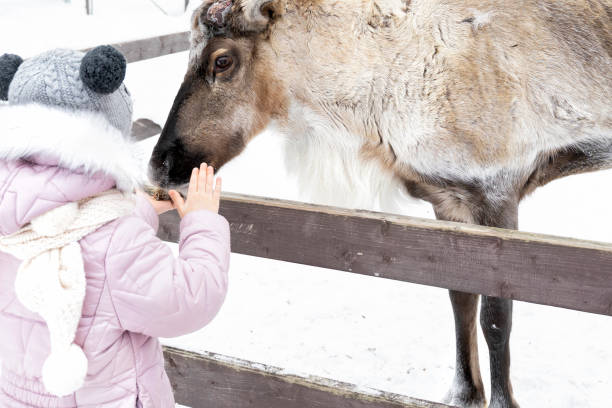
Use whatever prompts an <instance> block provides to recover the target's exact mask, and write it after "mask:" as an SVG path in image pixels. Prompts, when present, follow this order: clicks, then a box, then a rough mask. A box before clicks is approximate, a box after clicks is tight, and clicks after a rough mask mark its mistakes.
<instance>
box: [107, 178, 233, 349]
mask: <svg viewBox="0 0 612 408" xmlns="http://www.w3.org/2000/svg"><path fill="white" fill-rule="evenodd" d="M204 170H206V169H205V168H204ZM203 173H204V177H203V180H206V179H208V178H210V179H211V183H212V171H209V172H208V173H210V177H206V175H207V172H206V171H204V172H203ZM195 177H196V180H197V179H198V178H199V177H198V174H197V173H196V176H195ZM208 184H209V183H207V182H206V181H205V185H208ZM196 185H197V181H196ZM205 194H208V195H207V196H206V197H205V198H203V199H199V197H200V198H202V197H203V196H204V195H205ZM219 194H220V193H219V192H210V193H206V192H205V191H204V192H202V193H200V192H199V190H198V189H197V187H194V188H193V189H192V188H191V187H190V192H189V195H188V197H187V203H183V205H182V207H179V208H182V209H183V212H180V213H181V214H182V215H183V216H184V217H183V219H182V221H181V238H180V242H179V257H178V258H175V257H174V256H173V254H172V251H171V250H170V248H169V247H168V245H166V244H165V243H164V242H162V241H161V240H160V239H158V238H157V237H156V236H155V231H154V229H153V228H151V226H149V225H148V224H147V223H146V222H144V221H143V220H142V219H141V218H140V217H139V216H137V215H134V216H133V217H129V218H127V219H124V220H123V222H121V223H119V224H118V226H117V228H116V230H115V232H114V234H113V238H112V239H111V244H110V246H109V249H108V252H107V258H106V270H107V276H108V287H109V290H110V295H111V298H112V301H113V304H114V306H115V310H116V313H117V316H118V318H119V321H120V323H121V325H122V327H123V328H125V329H126V330H130V331H134V332H138V333H143V334H147V335H150V336H156V337H174V336H179V335H183V334H186V333H190V332H192V331H195V330H198V329H200V328H202V327H203V326H205V325H206V324H207V323H208V322H210V321H211V320H212V318H213V317H214V316H215V315H216V314H217V312H218V311H219V309H220V307H221V305H222V303H223V300H224V298H225V293H226V291H227V271H228V268H229V254H230V233H229V225H228V223H227V221H226V220H225V219H224V218H223V217H221V216H219V215H217V214H216V213H215V212H213V211H210V210H206V208H209V207H210V204H212V205H213V207H212V208H211V209H214V206H215V205H216V206H217V208H218V199H219ZM190 201H191V203H190ZM202 201H204V202H205V204H204V205H201V204H202ZM215 201H216V202H217V203H216V204H215ZM187 205H189V207H187ZM185 209H187V211H186V212H185V211H184V210H185ZM150 210H151V212H153V209H152V208H150Z"/></svg>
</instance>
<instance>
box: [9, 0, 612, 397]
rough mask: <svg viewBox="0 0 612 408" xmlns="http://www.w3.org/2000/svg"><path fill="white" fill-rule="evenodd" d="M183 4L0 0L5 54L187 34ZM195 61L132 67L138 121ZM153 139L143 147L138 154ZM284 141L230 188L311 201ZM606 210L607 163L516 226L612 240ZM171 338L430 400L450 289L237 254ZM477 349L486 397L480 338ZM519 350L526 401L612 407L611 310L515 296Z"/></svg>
mask: <svg viewBox="0 0 612 408" xmlns="http://www.w3.org/2000/svg"><path fill="white" fill-rule="evenodd" d="M192 3H194V4H193V5H192V6H191V7H193V6H195V5H197V4H195V3H197V0H192ZM181 4H183V1H182V0H157V1H156V4H155V3H153V2H152V1H149V0H94V15H92V16H86V15H85V13H84V1H82V0H72V3H67V2H64V1H63V0H0V54H1V53H4V52H12V53H17V54H20V55H22V56H23V57H28V56H31V55H35V54H36V53H39V52H42V51H44V50H47V49H49V48H55V47H71V48H82V47H86V46H93V45H99V44H103V43H113V42H118V41H126V40H131V39H138V38H143V37H148V36H153V35H161V34H166V33H172V32H178V31H185V30H187V29H188V27H189V23H188V20H189V18H188V17H189V16H188V14H189V13H187V14H185V13H182V11H181ZM162 10H164V11H165V12H162ZM186 62H187V54H186V53H180V54H175V55H171V56H166V57H162V58H157V59H154V60H150V61H143V62H139V63H134V64H130V65H129V68H128V74H127V79H126V83H127V85H128V87H129V89H130V91H131V92H132V94H133V96H134V100H135V118H140V117H147V118H150V119H153V120H154V121H156V122H157V123H159V124H163V123H164V121H165V118H166V115H167V113H168V110H169V108H170V106H171V104H172V100H173V98H174V95H175V93H176V91H177V90H178V87H179V85H180V82H181V79H182V77H183V74H184V71H185V67H186ZM154 143H155V140H154V139H152V140H149V141H146V142H144V143H143V149H144V150H145V151H148V150H150V149H151V148H152V145H153V144H154ZM281 146H282V140H281V139H280V138H279V137H278V136H277V135H274V134H271V133H265V134H262V135H260V136H258V137H257V138H256V139H255V140H254V142H253V143H252V144H251V146H250V147H249V148H248V149H247V151H246V152H245V153H244V154H243V155H242V156H240V157H239V158H237V159H236V160H234V161H232V162H231V163H229V165H227V166H226V167H225V168H224V169H222V171H221V175H222V176H223V177H224V184H225V190H226V191H231V192H239V193H244V194H254V195H260V196H268V197H277V198H285V199H294V200H300V199H302V200H303V199H304V197H300V196H299V186H298V185H297V184H296V182H295V181H294V180H292V179H291V178H290V177H289V176H288V175H287V174H286V172H285V169H284V166H283V157H282V148H281ZM611 204H612V171H606V172H600V173H594V174H588V175H580V176H573V177H569V178H566V179H563V180H559V181H556V182H553V183H551V184H550V185H548V186H546V187H545V188H542V189H540V190H539V191H537V192H536V193H535V194H534V195H532V196H531V197H529V198H528V199H527V200H525V201H524V203H523V204H522V205H521V208H520V228H521V230H524V231H533V232H541V233H547V234H554V235H562V236H570V237H576V238H581V239H589V240H599V241H607V242H611V241H612V211H611V209H612V205H611ZM402 213H403V214H406V215H413V216H419V217H428V218H432V217H433V212H432V211H431V208H430V207H429V205H427V204H425V203H422V202H417V201H407V202H406V206H405V207H404V208H403V210H402ZM164 343H165V344H168V345H173V346H177V347H182V348H186V349H190V350H194V351H203V350H206V351H212V352H216V353H221V354H225V355H230V356H235V357H239V358H243V359H247V360H251V361H256V362H260V363H266V364H269V365H274V366H278V367H283V368H286V369H287V370H288V371H290V372H300V373H305V374H313V375H318V376H321V377H327V378H333V379H337V380H341V381H346V382H350V383H354V384H357V385H360V386H363V387H371V388H377V389H381V390H386V391H391V392H395V393H399V394H404V395H409V396H412V397H417V398H423V399H428V400H433V401H439V400H440V399H441V398H442V397H443V395H444V394H445V392H446V390H447V389H448V387H449V386H450V383H451V380H452V376H453V365H454V334H453V319H452V313H451V309H450V303H449V301H448V296H447V292H446V291H445V290H441V289H436V288H431V287H426V286H419V285H413V284H408V283H402V282H396V281H391V280H385V279H377V278H371V277H364V276H359V275H353V274H348V273H343V272H338V271H333V270H326V269H321V268H313V267H308V266H301V265H294V264H289V263H284V262H277V261H269V260H265V259H259V258H253V257H248V256H241V255H232V267H231V281H230V290H229V293H228V297H227V301H226V303H225V305H224V307H223V309H222V311H221V313H220V314H219V316H218V317H217V318H216V319H215V320H214V321H213V323H211V324H210V325H209V326H207V327H206V328H204V329H203V330H200V331H198V332H196V333H194V334H191V335H189V336H184V337H181V338H176V339H164ZM479 345H480V346H479V347H480V361H481V367H482V372H483V377H484V381H485V384H486V387H487V394H488V393H489V386H488V383H489V374H488V356H487V351H486V346H485V342H484V339H483V338H482V335H481V334H479ZM511 347H512V379H513V385H514V390H515V395H516V398H517V400H518V401H519V402H520V403H521V406H522V407H551V408H553V407H554V408H575V407H610V406H612V318H610V317H605V316H597V315H590V314H586V313H580V312H574V311H569V310H563V309H556V308H551V307H544V306H538V305H533V304H528V303H523V302H515V306H514V328H513V334H512V343H511ZM202 392H206V390H202Z"/></svg>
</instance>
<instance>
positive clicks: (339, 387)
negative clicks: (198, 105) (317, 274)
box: [117, 33, 612, 408]
mask: <svg viewBox="0 0 612 408" xmlns="http://www.w3.org/2000/svg"><path fill="white" fill-rule="evenodd" d="M117 47H118V48H119V49H121V50H122V51H123V52H124V53H126V55H127V57H128V60H129V61H130V62H134V61H138V60H141V59H146V58H153V57H155V56H159V55H165V54H169V53H172V52H178V51H183V50H185V49H187V47H188V42H187V34H186V33H179V34H173V35H169V36H163V37H157V38H152V39H146V40H139V41H132V42H129V43H122V44H118V45H117ZM139 126H142V129H140V130H139V132H141V133H140V134H139V135H140V136H138V137H139V138H143V137H147V136H150V135H151V134H152V133H156V132H158V131H159V127H156V126H155V125H154V124H153V125H151V124H150V123H146V121H145V122H141V124H140V125H139ZM220 212H221V214H222V215H224V216H225V217H226V218H227V219H228V221H229V222H230V226H231V231H232V251H233V252H235V253H241V254H247V255H253V256H258V257H262V258H268V259H276V260H282V261H288V262H295V263H300V264H305V265H312V266H318V267H325V268H331V269H337V270H341V271H345V272H351V273H358V274H365V275H370V276H375V277H380V278H387V279H394V280H399V281H405V282H412V283H418V284H423V285H430V286H436V287H441V288H446V289H454V290H460V291H464V292H470V293H479V294H485V295H489V296H497V297H502V298H508V299H515V300H522V301H526V302H532V303H538V304H543V305H550V306H556V307H563V308H567V309H573V310H579V311H584V312H589V313H597V314H603V315H609V316H612V244H609V243H598V242H588V241H581V240H576V239H569V238H559V237H552V236H545V235H540V234H529V233H524V232H519V231H510V230H503V229H498V228H487V227H480V226H475V225H466V224H459V223H453V222H443V221H435V220H426V219H419V218H413V217H404V216H397V215H391V214H382V213H375V212H370V211H358V210H348V209H342V208H333V207H324V206H317V205H312V204H305V203H297V202H289V201H283V200H274V199H268V198H258V197H249V196H243V195H237V194H225V195H224V197H223V200H222V204H221V211H220ZM178 228H179V219H178V215H177V214H176V213H168V214H165V215H163V216H162V217H161V220H160V230H159V236H160V237H161V238H163V239H165V240H167V241H171V242H177V240H178V237H179V230H178ZM165 356H166V362H167V364H166V365H167V370H168V373H169V375H170V378H171V381H172V384H173V386H174V390H175V396H176V399H177V401H178V402H179V403H181V404H185V405H189V406H192V407H270V408H275V407H284V408H293V407H295V408H298V407H299V408H308V407H355V408H357V407H359V408H361V407H363V408H373V407H375V408H379V407H380V408H382V407H385V408H387V407H389V408H391V407H393V408H396V407H444V406H445V405H442V404H437V403H433V402H428V401H421V400H416V399H413V398H410V397H404V396H399V395H393V394H388V393H384V392H380V391H375V390H370V391H363V390H358V389H357V388H356V387H355V386H352V385H350V384H343V383H339V382H336V381H333V380H327V379H321V378H316V377H304V376H296V375H289V374H285V373H283V371H282V370H281V369H279V368H274V367H268V366H265V365H262V364H257V363H253V362H248V361H241V360H238V359H235V358H231V357H225V356H219V355H215V354H211V353H208V354H194V353H189V352H186V351H181V350H177V349H174V348H166V349H165Z"/></svg>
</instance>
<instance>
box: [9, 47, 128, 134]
mask: <svg viewBox="0 0 612 408" xmlns="http://www.w3.org/2000/svg"><path fill="white" fill-rule="evenodd" d="M126 64H127V63H126V60H125V57H124V56H123V55H122V54H121V53H120V52H119V51H117V50H116V49H115V48H113V47H111V46H108V45H104V46H100V47H97V48H94V49H92V50H91V51H89V52H87V54H85V53H83V52H80V51H72V50H64V49H56V50H52V51H47V52H45V53H43V54H41V55H38V56H36V57H33V58H30V59H28V60H26V61H23V60H22V59H21V58H20V57H19V56H17V55H11V54H4V55H2V56H1V57H0V100H8V101H9V103H10V104H12V105H23V104H28V103H40V104H43V105H48V106H58V107H61V108H63V109H66V110H81V111H92V112H99V113H101V114H102V115H104V116H105V117H106V119H107V120H108V121H109V122H110V124H111V125H113V126H114V127H115V128H117V129H119V130H120V131H121V132H122V133H123V134H124V135H129V133H130V130H131V128H132V98H131V97H130V94H129V92H128V90H127V88H126V87H125V85H124V84H123V79H124V78H125V71H126Z"/></svg>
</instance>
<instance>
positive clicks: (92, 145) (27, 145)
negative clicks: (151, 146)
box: [0, 104, 145, 191]
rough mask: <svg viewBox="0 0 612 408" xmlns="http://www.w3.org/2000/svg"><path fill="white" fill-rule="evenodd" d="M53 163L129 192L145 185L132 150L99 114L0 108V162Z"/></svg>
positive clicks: (32, 107)
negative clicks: (107, 179)
mask: <svg viewBox="0 0 612 408" xmlns="http://www.w3.org/2000/svg"><path fill="white" fill-rule="evenodd" d="M39 154H42V155H45V156H47V155H48V156H51V157H53V158H57V160H58V165H59V166H61V167H64V168H67V169H70V170H75V171H84V172H86V173H95V172H98V171H101V172H103V173H105V174H108V175H109V176H111V177H112V178H113V179H114V180H115V181H116V182H117V188H119V189H120V190H123V191H132V190H133V189H134V188H136V187H138V186H139V185H140V184H142V181H144V180H145V175H144V170H143V166H142V165H141V162H140V161H139V159H138V157H139V156H138V150H137V147H136V146H135V145H134V144H133V143H131V142H130V141H129V140H127V139H126V137H124V136H123V135H122V134H121V132H120V131H119V130H117V129H116V128H114V127H113V126H111V125H110V123H109V122H108V121H107V120H106V119H105V118H104V117H103V116H102V115H101V114H99V113H94V112H84V111H78V112H77V111H66V110H62V109H59V108H55V107H47V106H44V105H39V104H30V105H16V106H13V105H0V159H3V160H17V159H21V158H26V157H29V156H34V155H39Z"/></svg>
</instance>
